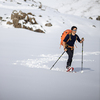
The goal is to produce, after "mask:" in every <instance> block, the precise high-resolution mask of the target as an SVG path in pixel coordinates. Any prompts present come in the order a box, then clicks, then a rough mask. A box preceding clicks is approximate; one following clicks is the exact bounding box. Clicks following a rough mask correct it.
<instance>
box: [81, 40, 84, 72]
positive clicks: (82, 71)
mask: <svg viewBox="0 0 100 100" xmlns="http://www.w3.org/2000/svg"><path fill="white" fill-rule="evenodd" d="M82 39H84V38H82ZM81 72H83V42H82V61H81Z"/></svg>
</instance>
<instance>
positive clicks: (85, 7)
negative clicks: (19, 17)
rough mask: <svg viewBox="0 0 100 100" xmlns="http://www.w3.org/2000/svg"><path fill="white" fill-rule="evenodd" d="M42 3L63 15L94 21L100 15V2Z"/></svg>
mask: <svg viewBox="0 0 100 100" xmlns="http://www.w3.org/2000/svg"><path fill="white" fill-rule="evenodd" d="M36 1H38V0H36ZM41 2H42V3H43V4H45V5H47V6H49V7H52V8H55V9H57V10H58V11H59V12H61V13H66V14H71V15H77V16H81V17H87V18H89V17H92V18H93V19H96V18H97V17H98V16H99V15H100V0H50V1H49V2H47V1H46V0H41Z"/></svg>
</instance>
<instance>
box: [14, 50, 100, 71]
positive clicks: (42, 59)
mask: <svg viewBox="0 0 100 100" xmlns="http://www.w3.org/2000/svg"><path fill="white" fill-rule="evenodd" d="M60 55H61V54H55V55H52V54H48V55H45V54H41V55H39V56H37V58H36V59H27V60H21V61H20V60H17V61H16V62H15V63H13V64H14V65H17V64H20V65H22V66H27V67H30V68H43V69H50V67H51V66H48V65H47V63H49V62H52V65H53V64H54V62H55V61H56V60H57V59H58V58H59V56H60ZM79 55H80V56H81V53H75V54H74V56H79ZM90 55H91V56H92V55H93V56H97V55H100V52H99V51H97V52H84V56H90ZM31 56H33V57H34V55H31ZM66 56H67V55H63V56H62V58H61V59H60V60H59V61H63V62H64V61H66V60H67V59H66ZM73 61H74V62H76V61H81V59H73ZM83 61H84V62H93V61H95V60H93V59H84V60H83ZM53 70H56V71H65V70H64V69H60V68H53Z"/></svg>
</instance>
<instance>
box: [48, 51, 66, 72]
mask: <svg viewBox="0 0 100 100" xmlns="http://www.w3.org/2000/svg"><path fill="white" fill-rule="evenodd" d="M64 53H65V51H64V52H63V53H62V54H61V56H60V57H59V58H58V59H57V61H58V60H59V59H60V58H61V57H62V55H63V54H64ZM57 61H56V62H55V63H54V64H53V66H52V67H51V68H50V70H51V69H52V68H53V67H54V65H55V64H56V63H57Z"/></svg>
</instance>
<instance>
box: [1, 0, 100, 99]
mask: <svg viewBox="0 0 100 100" xmlns="http://www.w3.org/2000/svg"><path fill="white" fill-rule="evenodd" d="M1 1H3V0H0V2H1ZM16 1H17V0H16ZM5 2H6V1H5ZM8 3H9V4H8ZM12 3H13V4H14V2H12ZM24 3H25V2H22V6H21V8H20V9H21V10H22V11H24V12H26V13H27V12H32V13H33V14H35V15H36V20H37V21H38V22H39V25H42V26H43V28H44V29H45V30H46V33H45V34H43V33H36V32H33V31H29V30H25V29H17V28H13V26H9V25H6V23H4V22H0V100H99V99H100V95H99V94H100V33H99V30H100V22H99V21H95V20H89V19H86V18H81V17H77V16H75V15H68V14H62V13H59V12H57V11H55V9H51V8H49V7H47V8H46V10H45V11H43V10H40V9H38V7H33V8H31V7H29V8H28V9H24V8H23V7H25V5H24ZM29 3H30V2H28V4H29ZM0 4H1V3H0ZM30 4H31V3H30ZM1 5H2V6H0V14H1V16H2V17H3V18H6V16H10V14H11V12H12V11H13V10H20V9H19V8H18V6H19V5H16V4H14V5H12V8H10V7H11V2H7V4H6V5H8V7H7V8H5V7H6V6H5V7H4V5H3V4H1ZM9 5H10V6H9ZM26 5H27V3H26ZM13 7H16V9H13ZM17 8H18V9H17ZM26 8H27V6H26ZM1 9H2V10H1ZM5 14H6V15H5ZM40 14H41V15H42V17H41V18H39V17H38V15H40ZM9 20H10V19H9ZM47 20H48V21H49V22H51V23H52V25H53V26H52V27H46V26H45V23H46V21H47ZM73 25H76V26H77V27H78V31H77V34H78V35H79V37H80V38H82V37H84V38H85V41H84V47H83V49H84V63H83V73H81V50H82V45H81V44H79V43H76V45H77V47H78V48H75V51H74V58H73V63H72V66H73V67H74V68H75V71H77V73H67V72H65V70H66V69H65V66H66V60H67V54H66V53H65V54H64V55H63V56H62V58H61V59H60V60H59V61H58V62H57V64H56V65H55V66H54V68H53V69H52V70H50V68H51V67H52V65H53V64H54V62H55V61H56V60H57V58H58V57H59V56H60V55H61V54H62V52H63V48H61V49H59V44H60V36H61V34H62V32H63V31H64V30H66V29H70V28H71V26H73ZM93 25H95V27H93Z"/></svg>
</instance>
